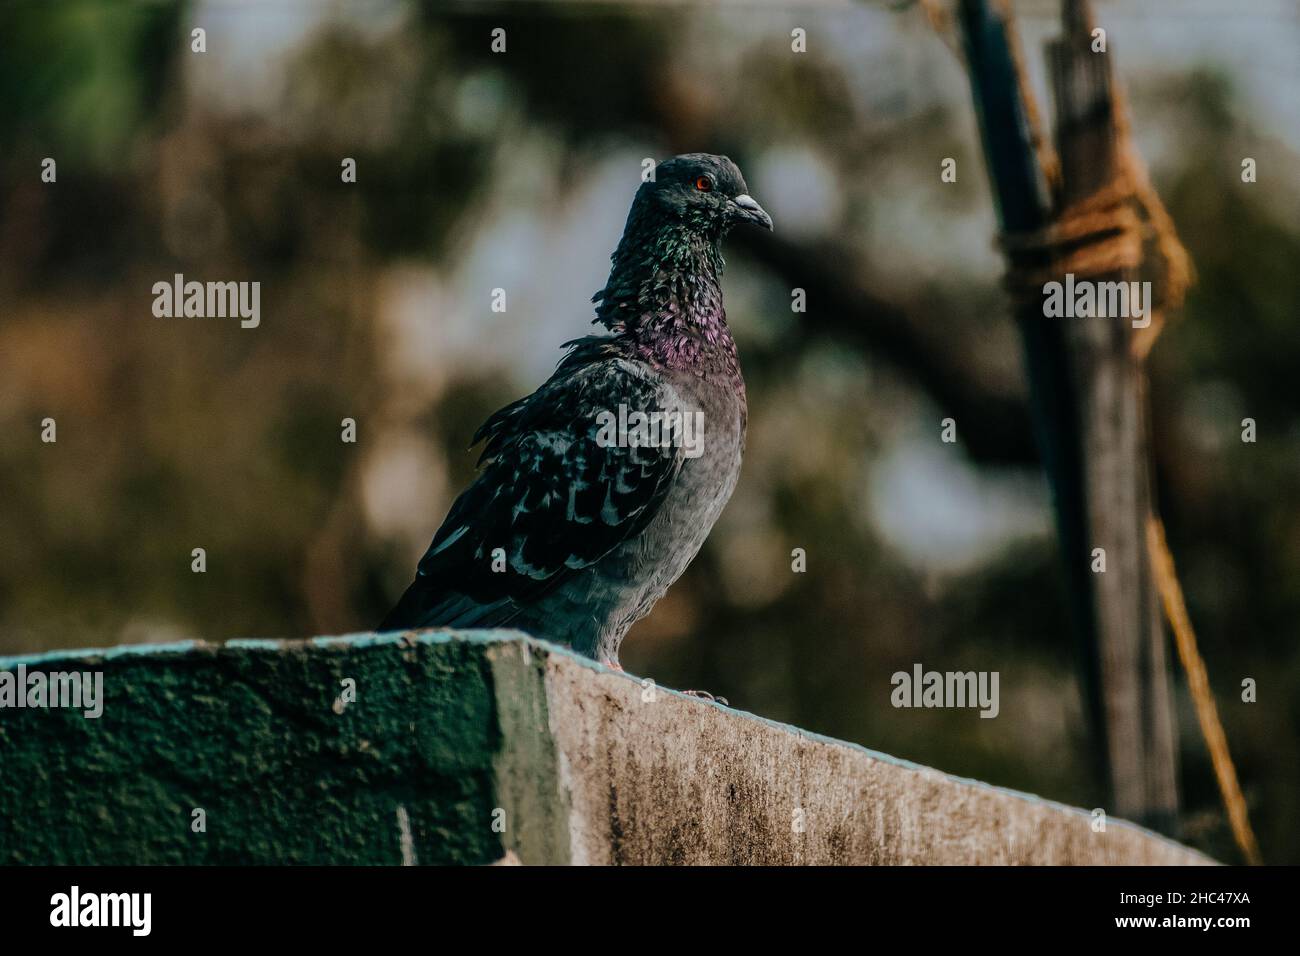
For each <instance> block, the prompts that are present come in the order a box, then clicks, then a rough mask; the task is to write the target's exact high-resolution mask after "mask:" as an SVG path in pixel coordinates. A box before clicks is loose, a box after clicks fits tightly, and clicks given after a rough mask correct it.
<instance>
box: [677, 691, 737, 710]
mask: <svg viewBox="0 0 1300 956" xmlns="http://www.w3.org/2000/svg"><path fill="white" fill-rule="evenodd" d="M682 693H683V694H685V695H686V696H687V697H698V698H699V699H700V700H711V701H713V702H714V703H715V704H721V705H722V706H723V707H730V706H731V704H729V703H728V702H727V698H725V697H715V696H714V695H713V694H710V693H709V692H708V691H707V690H684V691H682Z"/></svg>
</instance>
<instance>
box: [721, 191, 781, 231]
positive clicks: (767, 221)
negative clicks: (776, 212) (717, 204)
mask: <svg viewBox="0 0 1300 956" xmlns="http://www.w3.org/2000/svg"><path fill="white" fill-rule="evenodd" d="M730 213H731V221H732V222H752V223H753V224H754V225H756V226H762V227H763V228H764V229H771V228H772V217H771V216H769V215H768V214H767V210H766V209H764V208H763V207H762V206H760V205H759V204H758V201H757V200H755V199H754V197H753V196H749V195H745V194H744V193H742V194H741V195H739V196H737V197H736V198H735V199H733V200H731V207H730Z"/></svg>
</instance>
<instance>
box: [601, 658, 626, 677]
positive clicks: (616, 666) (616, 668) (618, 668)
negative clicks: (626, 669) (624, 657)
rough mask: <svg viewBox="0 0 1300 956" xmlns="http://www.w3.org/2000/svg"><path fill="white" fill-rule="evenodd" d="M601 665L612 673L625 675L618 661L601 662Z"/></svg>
mask: <svg viewBox="0 0 1300 956" xmlns="http://www.w3.org/2000/svg"><path fill="white" fill-rule="evenodd" d="M601 663H602V664H604V665H605V666H606V667H608V668H609V669H610V670H612V671H618V672H619V673H620V674H621V673H623V665H622V664H619V663H618V662H617V661H601Z"/></svg>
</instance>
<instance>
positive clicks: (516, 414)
mask: <svg viewBox="0 0 1300 956" xmlns="http://www.w3.org/2000/svg"><path fill="white" fill-rule="evenodd" d="M739 224H752V225H757V226H760V227H763V228H766V229H771V228H772V219H771V217H770V216H768V214H767V212H765V211H764V209H763V207H762V206H760V205H759V204H758V203H757V202H756V201H755V200H754V199H753V198H752V197H751V196H750V195H749V190H748V188H747V187H746V185H745V179H744V177H743V176H742V175H741V173H740V170H739V169H738V168H737V167H736V164H735V163H733V162H732V161H731V160H730V159H728V158H727V157H725V156H715V155H712V154H709V153H687V154H684V155H681V156H676V157H674V158H672V159H669V160H665V161H664V162H662V163H660V164H659V165H658V166H656V167H655V170H654V174H653V175H652V176H650V177H647V178H646V179H645V181H644V182H643V183H642V184H641V186H640V187H639V188H638V190H637V192H636V195H635V197H634V198H633V201H632V208H631V211H630V212H629V213H628V217H627V223H626V225H625V226H624V229H623V236H622V239H621V240H620V241H619V243H618V248H617V249H616V250H615V251H614V253H613V255H612V256H611V257H610V258H611V261H612V266H611V268H610V273H609V280H608V281H607V282H606V283H605V287H604V288H603V289H601V290H600V291H599V292H597V293H596V294H595V295H594V296H593V297H592V302H593V303H595V305H596V318H595V319H594V320H593V324H598V325H601V326H603V327H604V330H605V331H604V332H603V333H599V334H594V335H587V336H584V337H582V338H579V339H576V340H574V341H571V342H566V343H564V345H563V346H561V347H562V348H565V349H567V352H566V354H565V355H564V357H563V358H562V359H561V360H560V362H559V364H558V365H557V367H556V370H555V373H554V374H553V375H552V376H551V377H550V378H549V379H548V380H547V381H546V382H545V383H544V384H543V385H542V386H541V387H540V388H538V389H537V391H535V392H533V393H532V394H531V395H529V396H527V397H526V398H521V399H519V400H518V401H516V402H514V403H513V404H510V405H507V406H506V407H504V408H502V409H501V410H500V411H498V412H497V413H496V414H494V415H493V416H491V417H490V418H489V419H488V420H487V421H486V422H485V423H484V424H483V426H482V427H481V428H479V430H478V432H477V434H475V436H474V440H473V445H478V444H480V443H482V444H483V452H482V455H481V457H480V459H479V463H478V464H479V474H478V477H477V478H476V480H475V481H474V482H473V483H472V484H471V485H470V486H469V487H468V488H467V489H466V490H465V491H464V492H463V493H461V495H460V496H459V497H458V498H457V499H456V501H455V503H454V504H453V505H452V507H451V510H450V511H449V513H448V514H447V517H446V519H445V520H444V521H443V523H442V526H441V527H440V528H439V529H438V531H437V533H436V534H435V535H434V538H433V543H432V544H431V545H430V546H429V548H428V551H427V552H426V553H425V555H424V557H423V558H422V559H421V560H420V562H419V565H418V568H417V570H416V574H415V580H414V582H412V584H411V585H410V586H409V587H408V588H407V589H406V592H405V593H404V594H403V595H402V597H401V599H400V600H399V601H398V603H397V605H396V606H395V607H394V608H393V610H392V611H391V612H390V613H389V614H388V616H387V617H386V618H385V619H384V621H383V622H382V623H381V624H380V630H381V631H390V630H403V629H411V628H424V627H449V628H496V627H510V628H517V629H519V630H523V631H525V632H527V633H529V634H532V635H533V636H535V637H539V638H542V639H544V640H548V641H552V642H554V643H558V644H562V645H567V646H568V647H569V648H571V649H572V650H574V651H576V652H577V653H579V654H583V655H585V656H587V657H590V658H594V659H596V660H598V661H600V662H601V663H604V664H606V665H607V666H609V667H612V668H615V669H618V670H621V669H622V668H621V667H620V666H619V661H618V652H619V646H620V644H621V643H622V641H623V637H624V635H625V634H626V633H627V631H628V629H629V628H630V627H631V626H632V625H633V624H634V623H636V622H637V621H638V620H640V619H641V618H643V617H645V616H646V615H647V614H649V613H650V609H651V608H653V607H654V605H655V603H656V602H657V601H658V600H659V599H660V598H661V597H663V595H664V593H665V592H666V591H667V590H668V588H669V587H670V586H671V585H672V583H673V582H674V581H676V580H677V578H678V577H680V576H681V574H682V572H683V571H685V570H686V567H687V565H689V564H690V562H691V560H692V559H693V558H694V557H695V555H696V553H697V552H698V551H699V550H700V547H701V546H702V545H703V543H704V540H705V538H706V537H707V536H708V534H709V530H710V529H711V528H712V527H713V523H714V522H715V521H716V520H717V518H718V515H719V514H720V513H721V512H722V509H723V507H724V506H725V505H726V503H727V500H728V499H729V498H730V497H731V493H732V491H733V490H734V489H735V487H736V481H737V479H738V477H739V475H740V461H741V455H742V454H743V452H744V448H745V426H746V421H747V417H748V409H747V405H746V400H745V382H744V379H743V378H742V377H741V373H740V364H739V361H738V358H737V354H736V343H735V341H734V340H733V339H732V336H731V332H730V330H729V329H728V327H727V318H726V313H725V311H724V309H723V305H722V287H721V285H720V282H719V279H720V277H721V275H722V270H723V259H722V253H721V244H722V240H723V237H724V236H726V234H727V233H728V231H729V230H730V229H731V228H732V227H733V226H736V225H739Z"/></svg>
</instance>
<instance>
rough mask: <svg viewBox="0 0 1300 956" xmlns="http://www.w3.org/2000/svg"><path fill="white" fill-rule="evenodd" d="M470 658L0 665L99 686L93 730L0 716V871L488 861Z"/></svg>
mask: <svg viewBox="0 0 1300 956" xmlns="http://www.w3.org/2000/svg"><path fill="white" fill-rule="evenodd" d="M484 646H485V645H484V640H475V639H457V640H451V639H448V637H447V636H446V635H421V636H419V637H417V638H412V639H402V638H399V637H396V636H387V637H376V636H371V637H358V638H350V639H338V640H333V639H326V640H318V641H307V642H270V641H266V642H263V641H258V642H233V643H231V644H227V645H225V646H222V647H215V646H207V645H175V646H166V647H157V648H142V649H126V650H123V651H112V652H104V653H97V652H85V653H83V654H60V655H50V656H46V657H40V658H22V659H17V658H15V659H8V660H0V670H6V669H7V670H14V669H15V668H16V667H17V665H18V664H19V663H22V664H24V665H25V666H26V668H27V669H28V670H29V671H30V670H44V671H60V670H62V671H70V670H80V671H97V670H98V671H102V672H103V675H104V679H103V680H104V682H103V694H104V698H105V700H104V704H103V713H102V715H101V716H100V717H98V718H96V719H88V718H87V717H85V716H83V713H82V712H81V711H79V710H63V709H52V708H51V709H12V708H9V709H0V863H56V864H64V863H70V864H71V863H81V864H84V863H96V864H110V863H127V864H130V863H164V864H172V863H191V864H193V863H199V864H203V863H208V864H275V863H354V864H366V863H375V864H382V863H394V864H395V863H401V862H403V858H404V853H405V855H406V858H407V862H415V861H418V862H422V863H486V862H491V861H493V860H496V859H498V858H500V857H501V856H502V854H503V850H502V838H501V834H499V833H496V832H494V830H493V828H492V811H493V808H494V806H495V802H494V798H493V786H494V783H493V779H494V778H493V773H494V760H495V759H496V757H497V755H498V751H499V750H500V748H501V743H502V740H501V735H500V731H499V725H498V722H497V719H496V702H495V692H494V687H493V677H492V672H491V666H490V663H489V660H488V658H487V657H486V656H485V654H484ZM345 679H351V680H352V681H355V687H356V699H355V701H354V702H352V703H348V704H346V705H345V706H344V705H342V704H341V701H340V698H341V695H342V694H343V692H344V681H345ZM196 808H200V809H202V810H203V811H204V812H205V814H206V831H205V832H194V830H193V828H192V826H193V822H194V819H195V817H194V810H195V809H196ZM403 817H404V818H405V819H404V820H403ZM408 833H409V836H405V838H404V834H408Z"/></svg>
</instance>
